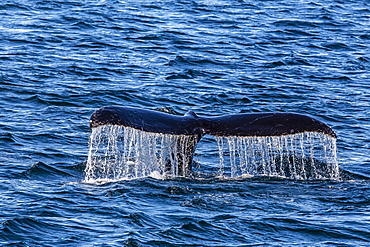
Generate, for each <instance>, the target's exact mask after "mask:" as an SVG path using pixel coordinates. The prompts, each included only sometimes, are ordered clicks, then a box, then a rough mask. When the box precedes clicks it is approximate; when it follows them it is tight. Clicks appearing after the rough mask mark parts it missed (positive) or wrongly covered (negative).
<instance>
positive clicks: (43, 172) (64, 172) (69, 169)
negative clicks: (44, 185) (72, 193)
mask: <svg viewBox="0 0 370 247" xmlns="http://www.w3.org/2000/svg"><path fill="white" fill-rule="evenodd" d="M84 167H85V166H84V164H83V163H81V164H78V165H72V166H63V165H62V166H61V165H57V164H54V165H48V164H45V163H43V162H37V163H35V164H33V165H32V166H31V167H30V168H28V169H27V170H26V171H24V172H22V173H21V176H25V177H27V178H54V177H81V176H82V174H83V169H84Z"/></svg>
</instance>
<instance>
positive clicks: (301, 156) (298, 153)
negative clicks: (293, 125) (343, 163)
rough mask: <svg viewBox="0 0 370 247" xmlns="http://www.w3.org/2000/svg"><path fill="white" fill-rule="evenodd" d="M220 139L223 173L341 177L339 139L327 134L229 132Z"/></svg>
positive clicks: (235, 175) (294, 176)
mask: <svg viewBox="0 0 370 247" xmlns="http://www.w3.org/2000/svg"><path fill="white" fill-rule="evenodd" d="M216 140H217V143H218V148H219V156H220V176H221V177H231V178H235V177H249V176H268V177H283V178H289V179H333V180H338V179H340V175H339V167H338V162H337V150H336V139H335V138H333V137H331V136H328V135H325V134H321V133H316V132H305V133H299V134H293V135H284V136H266V137H255V136H254V137H236V136H229V137H216Z"/></svg>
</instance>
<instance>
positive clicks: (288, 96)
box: [0, 0, 370, 247]
mask: <svg viewBox="0 0 370 247" xmlns="http://www.w3.org/2000/svg"><path fill="white" fill-rule="evenodd" d="M0 16H1V18H0V245H1V246H94V247H95V246H369V245H370V117H369V116H370V2H369V1H368V0H359V1H355V0H347V1H342V0H292V1H282V0H277V1H269V0H254V1H251V0H186V1H185V0H163V1H157V0H135V1H134V0H79V1H77V0H66V1H65V0H63V1H61V0H54V1H52V0H32V1H25V0H3V1H1V3H0ZM106 105H121V106H131V107H138V108H143V109H150V110H160V111H164V112H168V113H173V114H181V115H182V114H185V113H186V112H187V111H189V110H192V111H194V112H196V113H197V114H198V115H199V116H219V115H225V114H238V113H259V112H295V113H300V114H304V115H309V116H312V117H314V118H316V119H318V120H321V121H323V122H325V123H326V124H328V125H329V126H331V127H332V128H333V130H334V131H335V132H336V133H337V136H338V138H337V156H338V162H339V166H340V169H341V173H342V176H343V179H340V180H330V179H329V180H302V179H297V180H296V179H284V178H276V177H275V178H274V177H251V178H238V179H236V178H235V179H228V178H217V177H212V178H207V177H204V178H185V177H178V178H170V179H158V178H153V177H145V178H138V179H131V180H120V181H111V182H106V183H86V182H84V177H85V172H84V170H85V167H86V162H87V157H88V143H89V136H90V133H91V130H90V128H89V118H90V116H91V114H92V113H93V112H94V111H95V110H96V109H98V108H100V107H102V106H106ZM219 162H220V161H219V156H218V150H217V143H216V141H215V139H214V138H213V137H212V136H206V137H205V138H203V139H202V140H201V141H200V143H199V144H198V147H197V149H196V151H195V154H194V161H193V166H194V169H195V170H196V171H202V170H204V171H214V170H217V167H218V165H219Z"/></svg>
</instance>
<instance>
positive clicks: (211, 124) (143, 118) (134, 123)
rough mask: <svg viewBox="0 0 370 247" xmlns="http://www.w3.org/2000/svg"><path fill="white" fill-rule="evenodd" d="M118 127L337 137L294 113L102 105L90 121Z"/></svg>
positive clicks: (178, 132)
mask: <svg viewBox="0 0 370 247" xmlns="http://www.w3.org/2000/svg"><path fill="white" fill-rule="evenodd" d="M102 125H120V126H125V127H131V128H134V129H138V130H141V131H146V132H153V133H162V134H173V135H198V136H199V139H200V138H201V137H202V136H203V135H205V134H210V135H214V136H282V135H292V134H297V133H303V132H318V133H322V134H326V135H329V136H331V137H333V138H336V134H335V132H334V130H333V129H331V128H330V127H329V126H328V125H326V124H325V123H323V122H321V121H319V120H316V119H314V118H312V117H309V116H305V115H300V114H295V113H252V114H235V115H225V116H219V117H199V116H198V115H196V114H195V113H194V112H192V111H190V112H188V113H186V114H185V115H184V116H176V115H171V114H167V113H163V112H158V111H152V110H144V109H140V108H133V107H123V106H105V107H102V108H100V109H98V110H96V111H95V112H94V113H93V114H92V116H91V118H90V127H91V128H96V127H99V126H102Z"/></svg>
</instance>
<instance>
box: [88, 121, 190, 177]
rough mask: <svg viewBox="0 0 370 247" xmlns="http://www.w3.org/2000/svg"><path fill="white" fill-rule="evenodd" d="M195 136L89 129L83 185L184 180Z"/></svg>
mask: <svg viewBox="0 0 370 247" xmlns="http://www.w3.org/2000/svg"><path fill="white" fill-rule="evenodd" d="M196 143H197V136H195V135H190V136H187V135H168V134H160V133H151V132H144V131H140V130H136V129H133V128H129V127H123V126H116V125H104V126H100V127H97V128H93V129H92V133H91V136H90V141H89V154H88V160H87V165H86V169H85V182H95V181H112V180H120V179H133V178H141V177H148V176H154V177H156V178H166V177H178V176H186V175H188V172H189V171H190V169H189V165H190V163H191V159H192V156H193V152H194V148H195V145H196Z"/></svg>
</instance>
